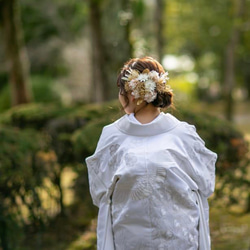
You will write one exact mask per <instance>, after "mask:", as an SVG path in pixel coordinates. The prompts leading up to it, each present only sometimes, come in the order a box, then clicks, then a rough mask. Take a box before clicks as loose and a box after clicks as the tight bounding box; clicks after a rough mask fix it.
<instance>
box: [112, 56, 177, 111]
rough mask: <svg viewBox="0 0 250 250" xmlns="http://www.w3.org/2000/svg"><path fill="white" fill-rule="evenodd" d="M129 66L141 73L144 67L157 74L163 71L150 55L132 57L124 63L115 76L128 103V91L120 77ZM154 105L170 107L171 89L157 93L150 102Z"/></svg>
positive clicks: (171, 101)
mask: <svg viewBox="0 0 250 250" xmlns="http://www.w3.org/2000/svg"><path fill="white" fill-rule="evenodd" d="M129 68H131V69H135V70H137V71H138V72H140V73H142V72H143V71H144V70H145V69H148V70H149V71H152V70H154V71H156V72H158V73H159V74H163V73H165V70H164V69H163V67H162V65H161V64H160V63H159V62H158V61H156V60H155V59H153V58H152V57H143V58H133V59H130V60H129V61H127V62H126V63H125V64H124V67H123V68H122V70H121V73H120V74H119V75H118V77H117V86H118V87H119V88H120V94H122V95H123V96H124V97H125V100H126V102H127V104H128V97H127V95H128V93H127V92H126V90H125V80H123V79H122V77H124V76H125V74H126V70H128V69H129ZM151 103H152V104H153V105H154V106H155V107H160V108H165V107H170V106H171V105H172V103H173V93H172V92H171V91H168V92H164V93H157V97H156V99H155V100H154V101H153V102H151Z"/></svg>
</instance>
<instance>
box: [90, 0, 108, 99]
mask: <svg viewBox="0 0 250 250" xmlns="http://www.w3.org/2000/svg"><path fill="white" fill-rule="evenodd" d="M101 2H102V1H100V0H89V10H90V27H91V35H92V73H93V74H92V75H93V76H92V82H93V91H94V93H93V95H92V101H95V102H103V101H105V100H108V99H109V96H110V90H109V84H108V80H107V79H108V78H107V75H106V72H105V68H106V67H105V61H106V53H105V47H104V39H103V32H102V26H101V10H100V5H101Z"/></svg>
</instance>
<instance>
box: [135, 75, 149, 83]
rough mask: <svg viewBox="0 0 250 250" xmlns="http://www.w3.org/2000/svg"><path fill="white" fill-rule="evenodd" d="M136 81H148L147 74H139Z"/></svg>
mask: <svg viewBox="0 0 250 250" xmlns="http://www.w3.org/2000/svg"><path fill="white" fill-rule="evenodd" d="M137 80H138V81H140V82H145V81H146V80H148V74H140V75H139V76H138V77H137Z"/></svg>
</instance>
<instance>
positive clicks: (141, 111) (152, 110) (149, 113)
mask: <svg viewBox="0 0 250 250" xmlns="http://www.w3.org/2000/svg"><path fill="white" fill-rule="evenodd" d="M160 112H161V111H160V108H157V107H155V106H153V105H152V104H145V103H143V104H141V105H139V106H138V107H137V108H136V109H135V112H134V115H135V118H136V119H137V120H138V121H139V122H140V123H142V124H146V123H150V122H152V121H153V120H154V119H155V118H156V117H157V116H158V115H159V114H160Z"/></svg>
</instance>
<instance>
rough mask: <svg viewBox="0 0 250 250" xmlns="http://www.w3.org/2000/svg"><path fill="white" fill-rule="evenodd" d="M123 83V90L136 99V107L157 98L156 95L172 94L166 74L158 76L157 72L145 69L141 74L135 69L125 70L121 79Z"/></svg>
mask: <svg viewBox="0 0 250 250" xmlns="http://www.w3.org/2000/svg"><path fill="white" fill-rule="evenodd" d="M122 80H124V81H125V82H126V83H125V90H126V91H127V92H129V91H130V92H131V94H132V95H133V96H134V97H135V99H137V105H140V104H141V103H142V102H143V101H146V102H147V103H150V102H152V101H154V100H155V99H156V97H157V93H164V92H165V93H166V92H172V89H171V87H170V86H169V85H166V83H167V81H168V80H169V77H168V72H165V73H162V74H159V73H158V72H157V71H155V70H152V71H149V69H145V70H144V71H143V72H142V73H140V72H139V71H137V70H135V69H131V68H129V69H127V70H126V73H125V76H124V77H122Z"/></svg>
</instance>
